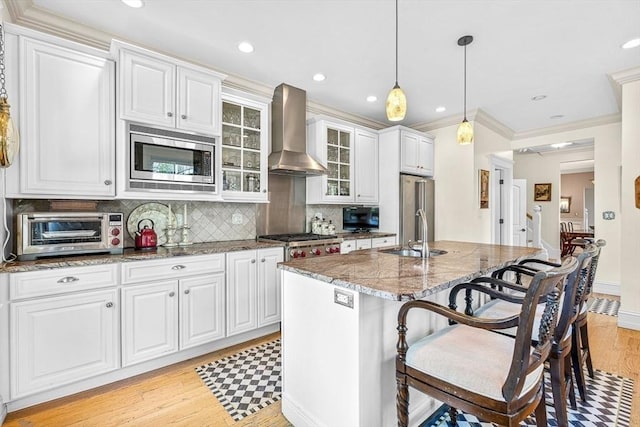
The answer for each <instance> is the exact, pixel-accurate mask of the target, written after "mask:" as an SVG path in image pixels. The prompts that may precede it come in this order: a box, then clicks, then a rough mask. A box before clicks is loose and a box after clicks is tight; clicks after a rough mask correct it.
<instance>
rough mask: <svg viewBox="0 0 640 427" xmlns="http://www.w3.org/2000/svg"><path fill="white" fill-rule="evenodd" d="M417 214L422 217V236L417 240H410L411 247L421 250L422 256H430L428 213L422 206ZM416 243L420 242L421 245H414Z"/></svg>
mask: <svg viewBox="0 0 640 427" xmlns="http://www.w3.org/2000/svg"><path fill="white" fill-rule="evenodd" d="M416 216H418V217H420V219H421V220H422V238H421V239H420V240H418V241H415V242H414V241H412V240H409V247H410V248H411V249H413V250H414V251H419V252H420V256H421V258H429V242H428V238H429V235H428V234H429V233H428V232H429V230H428V223H427V213H426V212H425V211H424V209H422V208H420V209H418V210H417V211H416ZM415 243H419V244H420V246H419V247H417V245H414V244H415Z"/></svg>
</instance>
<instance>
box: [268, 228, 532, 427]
mask: <svg viewBox="0 0 640 427" xmlns="http://www.w3.org/2000/svg"><path fill="white" fill-rule="evenodd" d="M431 247H432V249H438V250H443V251H446V252H447V253H446V254H443V255H439V256H436V257H432V258H429V259H425V260H423V259H421V258H411V257H401V256H397V255H392V254H389V253H385V252H384V251H377V250H366V251H357V252H353V253H350V254H348V255H342V256H332V257H321V258H316V259H297V260H293V261H290V262H287V263H284V264H282V265H281V266H280V268H281V270H282V272H281V274H282V303H283V318H282V342H283V353H282V364H283V373H282V382H283V394H282V412H283V414H284V416H285V417H286V418H287V419H288V420H289V421H291V422H292V423H293V424H294V425H295V426H299V427H300V426H327V427H330V426H346V427H351V426H354V427H355V426H367V427H374V426H393V425H396V424H397V422H396V409H395V390H396V384H395V355H396V350H395V347H396V340H397V332H396V326H397V313H398V309H399V308H400V306H401V305H402V304H403V302H404V301H407V300H412V299H428V300H431V301H434V302H437V303H440V304H444V305H446V304H447V303H448V293H447V292H442V291H445V290H447V289H449V288H450V287H452V286H454V285H456V284H458V283H462V282H466V281H468V280H470V279H472V278H474V277H478V276H481V275H486V274H490V273H491V272H492V271H494V270H496V269H498V268H500V267H503V266H505V265H508V264H510V263H512V262H514V261H516V260H518V259H520V258H528V257H536V256H540V255H542V254H543V253H544V252H543V250H542V249H537V248H525V247H513V246H500V245H488V244H479V243H467V242H449V241H439V242H435V243H433V244H432V245H431ZM412 316H413V318H412ZM409 325H410V328H411V329H410V330H409V331H408V334H407V339H408V340H409V343H411V342H413V341H415V340H416V339H417V338H418V337H419V336H423V335H424V334H426V333H430V332H433V331H436V330H438V329H440V328H442V327H444V326H446V325H447V320H446V319H445V318H444V317H441V316H437V315H435V314H432V313H411V314H410V318H409ZM418 325H419V327H417V326H418ZM410 399H411V401H410V425H419V424H420V423H421V422H422V421H424V420H425V419H426V418H427V417H428V415H429V414H430V413H431V412H433V411H434V410H435V408H436V406H437V405H438V402H437V401H435V400H434V399H431V398H429V397H427V396H425V395H423V394H421V393H418V392H410Z"/></svg>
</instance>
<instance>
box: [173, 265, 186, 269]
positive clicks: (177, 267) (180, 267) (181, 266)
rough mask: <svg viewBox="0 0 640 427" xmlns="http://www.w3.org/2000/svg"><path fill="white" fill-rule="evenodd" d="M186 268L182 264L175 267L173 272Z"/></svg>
mask: <svg viewBox="0 0 640 427" xmlns="http://www.w3.org/2000/svg"><path fill="white" fill-rule="evenodd" d="M185 268H187V267H186V266H184V265H182V264H178V265H174V266H173V267H171V269H172V270H184V269H185Z"/></svg>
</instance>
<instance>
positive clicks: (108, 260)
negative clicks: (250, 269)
mask: <svg viewBox="0 0 640 427" xmlns="http://www.w3.org/2000/svg"><path fill="white" fill-rule="evenodd" d="M278 246H284V244H283V243H282V244H281V243H272V242H257V241H255V240H231V241H224V242H211V243H194V244H193V245H189V246H181V247H175V248H165V247H162V246H161V247H158V248H156V249H153V250H150V251H147V250H135V249H125V250H124V253H123V254H122V255H104V254H103V255H82V256H71V257H64V258H51V259H41V260H37V261H17V262H11V263H6V264H4V265H3V266H2V267H1V268H0V273H19V272H25V271H37V270H49V269H54V268H64V267H79V266H86V265H98V264H113V263H118V262H131V261H142V260H151V259H162V258H171V257H178V256H189V255H208V254H218V253H224V252H236V251H244V250H251V249H258V248H268V247H278Z"/></svg>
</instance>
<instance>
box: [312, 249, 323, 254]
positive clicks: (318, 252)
mask: <svg viewBox="0 0 640 427" xmlns="http://www.w3.org/2000/svg"><path fill="white" fill-rule="evenodd" d="M314 253H315V254H316V255H320V254H321V253H322V252H321V251H320V249H315V250H314Z"/></svg>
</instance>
